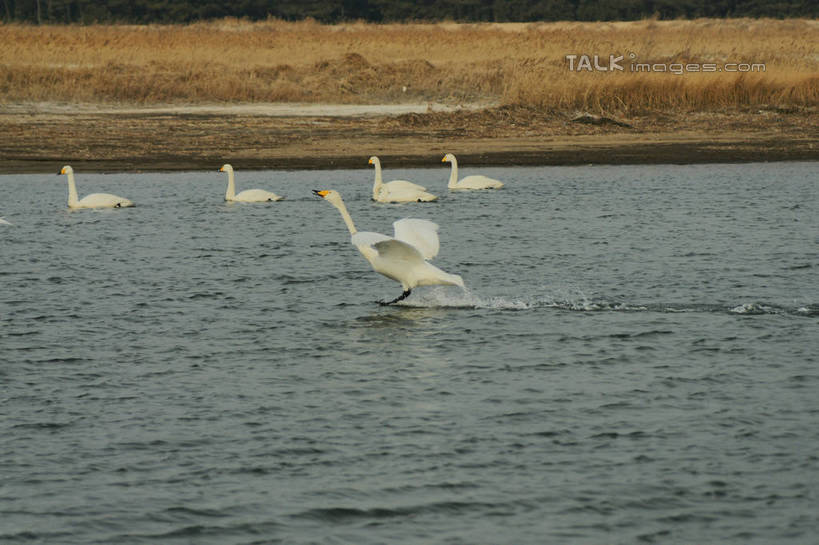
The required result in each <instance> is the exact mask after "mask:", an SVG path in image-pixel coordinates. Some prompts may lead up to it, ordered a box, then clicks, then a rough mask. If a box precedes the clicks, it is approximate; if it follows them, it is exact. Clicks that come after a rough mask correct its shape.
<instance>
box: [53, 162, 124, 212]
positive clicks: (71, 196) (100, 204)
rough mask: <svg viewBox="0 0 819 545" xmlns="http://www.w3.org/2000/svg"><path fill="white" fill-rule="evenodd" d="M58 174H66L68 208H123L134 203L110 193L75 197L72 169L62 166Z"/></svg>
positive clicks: (75, 190) (75, 188)
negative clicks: (80, 197)
mask: <svg viewBox="0 0 819 545" xmlns="http://www.w3.org/2000/svg"><path fill="white" fill-rule="evenodd" d="M59 174H67V175H68V207H69V208H125V207H128V206H134V203H132V202H131V201H129V200H128V199H126V198H125V197H118V196H117V195H111V194H110V193H91V194H90V195H86V196H85V197H83V198H82V199H78V198H77V184H76V183H75V182H74V169H73V168H71V167H70V166H68V165H66V166H64V167H63V168H62V169H61V170H60V172H59Z"/></svg>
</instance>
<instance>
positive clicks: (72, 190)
mask: <svg viewBox="0 0 819 545" xmlns="http://www.w3.org/2000/svg"><path fill="white" fill-rule="evenodd" d="M79 202H80V199H79V197H77V184H76V183H75V182H74V173H73V172H69V173H68V206H76V205H77V204H78V203H79Z"/></svg>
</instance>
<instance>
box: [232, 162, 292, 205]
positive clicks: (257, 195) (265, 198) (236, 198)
mask: <svg viewBox="0 0 819 545" xmlns="http://www.w3.org/2000/svg"><path fill="white" fill-rule="evenodd" d="M219 172H227V175H228V185H227V191H226V192H225V200H226V201H231V202H270V201H280V200H282V199H283V198H284V197H279V196H278V195H276V194H275V193H271V192H270V191H265V190H264V189H245V190H244V191H242V192H241V193H239V194H238V195H237V194H236V179H235V178H234V176H233V167H232V166H230V165H222V168H220V169H219Z"/></svg>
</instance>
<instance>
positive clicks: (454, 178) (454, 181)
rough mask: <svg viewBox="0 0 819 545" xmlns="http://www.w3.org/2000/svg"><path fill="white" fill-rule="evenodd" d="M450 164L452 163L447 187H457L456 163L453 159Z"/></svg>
mask: <svg viewBox="0 0 819 545" xmlns="http://www.w3.org/2000/svg"><path fill="white" fill-rule="evenodd" d="M450 163H452V171H451V172H450V173H449V184H448V185H447V187H449V188H453V187H455V186H456V185H458V161H457V160H456V159H455V158H454V157H453V158H452V160H451V161H450Z"/></svg>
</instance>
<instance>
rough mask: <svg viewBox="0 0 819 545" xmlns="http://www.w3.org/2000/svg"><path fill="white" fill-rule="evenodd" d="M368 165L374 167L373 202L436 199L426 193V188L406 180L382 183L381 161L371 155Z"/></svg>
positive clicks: (426, 200) (427, 200)
mask: <svg viewBox="0 0 819 545" xmlns="http://www.w3.org/2000/svg"><path fill="white" fill-rule="evenodd" d="M370 164H371V165H375V182H374V183H373V200H374V201H378V202H429V201H434V200H436V199H437V198H438V197H436V196H435V195H433V194H431V193H427V188H426V187H424V186H422V185H418V184H414V183H412V182H408V181H406V180H393V181H392V182H387V183H384V181H383V180H382V178H381V161H379V159H378V157H376V156H375V155H373V156H372V157H370Z"/></svg>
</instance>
